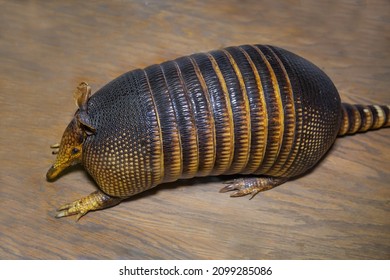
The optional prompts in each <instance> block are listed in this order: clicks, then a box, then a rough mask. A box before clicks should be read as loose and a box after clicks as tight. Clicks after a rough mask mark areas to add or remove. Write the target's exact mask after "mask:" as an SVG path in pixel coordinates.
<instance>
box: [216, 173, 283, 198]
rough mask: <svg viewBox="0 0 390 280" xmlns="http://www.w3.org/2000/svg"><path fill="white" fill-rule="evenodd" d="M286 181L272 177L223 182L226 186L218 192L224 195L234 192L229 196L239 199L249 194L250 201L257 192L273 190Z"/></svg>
mask: <svg viewBox="0 0 390 280" xmlns="http://www.w3.org/2000/svg"><path fill="white" fill-rule="evenodd" d="M287 180H288V179H287V178H274V177H243V178H238V179H234V180H233V181H227V182H225V184H227V186H225V187H224V188H222V189H221V190H220V191H219V192H221V193H225V192H230V191H234V192H233V193H232V194H231V195H230V196H231V197H239V196H244V195H248V194H250V195H251V197H250V199H252V198H253V197H254V196H255V195H256V194H258V193H259V192H263V191H267V190H270V189H273V188H275V187H277V186H279V185H280V184H283V183H284V182H286V181H287Z"/></svg>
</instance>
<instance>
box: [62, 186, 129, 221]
mask: <svg viewBox="0 0 390 280" xmlns="http://www.w3.org/2000/svg"><path fill="white" fill-rule="evenodd" d="M121 201H122V198H118V197H111V196H108V195H106V194H105V193H103V192H101V191H95V192H93V193H91V194H90V195H88V196H86V197H83V198H81V199H78V200H75V201H74V202H72V203H67V204H64V205H62V206H61V207H59V208H58V209H57V212H58V213H57V215H56V216H55V217H56V218H62V217H67V216H72V215H77V218H76V219H77V221H78V220H79V219H80V218H81V217H82V216H84V215H85V214H87V213H88V212H89V211H94V210H99V209H103V208H107V207H110V206H114V205H116V204H118V203H119V202H121Z"/></svg>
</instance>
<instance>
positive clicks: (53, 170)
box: [46, 165, 61, 181]
mask: <svg viewBox="0 0 390 280" xmlns="http://www.w3.org/2000/svg"><path fill="white" fill-rule="evenodd" d="M60 172H61V170H60V169H59V168H56V167H55V166H54V165H52V166H51V167H50V169H49V170H48V171H47V173H46V179H47V180H48V181H53V180H54V179H55V178H56V177H57V176H58V174H59V173H60Z"/></svg>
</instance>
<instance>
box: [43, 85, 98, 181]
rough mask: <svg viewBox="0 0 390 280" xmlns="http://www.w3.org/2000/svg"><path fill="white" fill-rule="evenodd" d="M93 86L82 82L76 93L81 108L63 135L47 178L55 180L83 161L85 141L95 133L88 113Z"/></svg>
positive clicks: (77, 102) (76, 99)
mask: <svg viewBox="0 0 390 280" xmlns="http://www.w3.org/2000/svg"><path fill="white" fill-rule="evenodd" d="M90 95H91V88H90V87H89V86H88V84H87V83H85V82H82V83H81V84H80V85H79V86H78V87H77V89H76V91H75V93H74V98H75V101H76V104H77V106H78V107H79V110H78V111H77V112H76V114H75V116H74V118H73V120H72V121H71V122H70V123H69V125H68V127H67V128H66V129H65V132H64V134H63V135H62V139H61V143H60V145H59V147H58V152H57V158H56V161H55V162H54V164H53V165H52V166H51V167H50V169H49V170H48V171H47V173H46V178H47V180H54V179H55V178H56V177H57V176H58V175H59V174H60V173H61V172H62V171H63V170H65V169H66V168H68V167H69V166H72V165H75V164H78V163H80V162H81V161H82V153H83V143H84V140H85V139H86V137H87V136H88V135H91V134H93V133H95V129H94V128H93V127H92V125H91V124H90V121H89V117H88V114H87V102H88V99H89V97H90Z"/></svg>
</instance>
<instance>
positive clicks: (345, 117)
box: [338, 103, 390, 136]
mask: <svg viewBox="0 0 390 280" xmlns="http://www.w3.org/2000/svg"><path fill="white" fill-rule="evenodd" d="M341 105H342V117H341V118H342V120H341V125H340V130H339V133H338V135H339V136H343V135H346V134H355V133H358V132H365V131H367V130H373V129H378V128H382V127H390V106H388V105H359V104H357V105H351V104H347V103H342V104H341Z"/></svg>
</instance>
